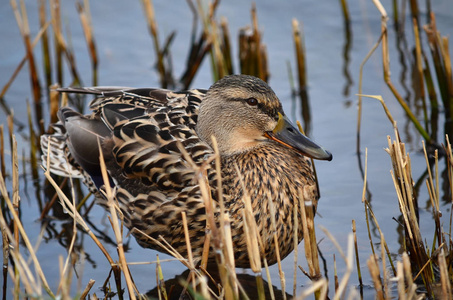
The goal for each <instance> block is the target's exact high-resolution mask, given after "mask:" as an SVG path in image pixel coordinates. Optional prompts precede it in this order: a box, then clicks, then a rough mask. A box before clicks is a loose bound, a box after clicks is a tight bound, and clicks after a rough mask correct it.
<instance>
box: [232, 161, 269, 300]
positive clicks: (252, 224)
mask: <svg viewBox="0 0 453 300" xmlns="http://www.w3.org/2000/svg"><path fill="white" fill-rule="evenodd" d="M235 167H236V171H237V174H238V176H239V177H240V182H241V185H242V188H243V190H244V191H246V189H245V185H244V181H243V179H242V175H241V173H240V172H239V168H238V166H237V165H235ZM243 200H244V204H245V207H244V209H243V210H242V215H243V220H245V222H244V234H245V238H246V240H245V241H246V245H247V252H248V255H249V260H250V268H251V269H252V271H253V272H254V273H255V274H256V283H257V291H258V299H265V295H264V284H263V278H262V276H261V269H262V265H261V256H260V253H261V251H260V245H262V240H261V238H260V235H259V231H258V227H257V225H256V220H255V217H254V215H255V214H254V213H253V207H252V201H251V199H250V196H249V195H247V194H246V195H244V198H243Z"/></svg>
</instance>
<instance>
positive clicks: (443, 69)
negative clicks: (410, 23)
mask: <svg viewBox="0 0 453 300" xmlns="http://www.w3.org/2000/svg"><path fill="white" fill-rule="evenodd" d="M430 19H431V22H430V23H429V24H427V25H425V26H424V30H425V32H426V35H427V37H428V43H429V45H430V50H431V56H432V58H433V62H434V69H435V71H436V75H437V81H438V85H439V91H440V94H441V98H442V101H443V103H444V107H445V114H446V117H447V118H448V117H451V115H452V113H453V104H452V103H451V101H450V99H451V97H452V96H453V83H452V77H451V63H450V64H449V65H448V66H447V65H446V63H448V62H450V56H449V54H448V53H447V52H445V50H446V48H447V49H448V40H447V39H445V42H446V43H445V42H444V41H442V39H441V37H440V33H439V31H438V30H437V26H436V17H435V15H434V13H431V15H430ZM445 45H446V46H447V47H445Z"/></svg>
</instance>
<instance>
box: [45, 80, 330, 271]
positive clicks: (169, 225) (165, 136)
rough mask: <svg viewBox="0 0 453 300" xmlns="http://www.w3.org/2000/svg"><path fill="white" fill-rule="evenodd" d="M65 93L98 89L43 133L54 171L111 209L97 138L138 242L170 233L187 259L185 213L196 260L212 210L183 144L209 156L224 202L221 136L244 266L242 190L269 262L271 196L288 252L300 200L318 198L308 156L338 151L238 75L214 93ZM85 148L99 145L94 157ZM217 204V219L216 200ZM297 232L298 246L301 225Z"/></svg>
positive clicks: (257, 84)
mask: <svg viewBox="0 0 453 300" xmlns="http://www.w3.org/2000/svg"><path fill="white" fill-rule="evenodd" d="M63 91H65V92H78V93H89V94H94V95H97V98H96V99H95V100H93V102H92V103H91V106H90V108H91V109H92V111H93V112H92V114H91V115H88V116H83V115H80V114H78V113H76V112H74V111H73V110H71V109H70V108H62V109H61V110H60V114H59V118H60V121H61V123H59V124H57V125H56V127H57V128H58V129H59V130H58V131H57V132H56V133H55V134H53V135H44V136H43V137H42V142H41V144H42V148H43V152H44V156H46V155H47V153H50V155H51V157H52V161H53V163H52V164H51V166H50V169H51V171H52V172H54V173H56V174H59V175H64V176H69V175H71V176H74V177H82V178H85V180H86V182H87V185H88V186H89V187H90V189H91V190H92V191H93V192H95V193H96V195H97V197H98V201H99V203H100V204H101V205H102V204H103V205H105V199H104V198H103V197H102V196H101V195H100V193H98V192H97V191H98V189H100V188H102V186H103V181H102V180H101V178H100V169H99V158H98V157H97V155H96V153H97V152H96V151H97V150H96V149H97V141H98V139H99V140H100V142H101V145H102V151H103V154H104V156H105V159H106V165H107V169H108V172H109V177H110V181H111V184H112V185H113V186H114V194H115V199H116V200H117V201H118V203H119V206H120V209H121V211H122V213H123V215H124V221H125V225H126V227H127V228H129V229H130V230H132V229H134V228H135V229H138V230H132V233H133V234H134V236H135V238H136V239H137V241H138V242H139V244H140V245H142V246H143V247H149V248H153V249H157V250H159V251H163V249H161V248H160V247H159V246H158V245H156V244H155V243H153V242H152V241H150V240H149V239H148V238H147V237H146V236H144V235H142V234H140V233H139V231H143V232H145V233H146V234H147V235H149V236H151V237H153V238H156V239H157V238H158V237H159V236H162V237H164V239H165V240H166V241H167V242H168V243H169V244H171V245H172V247H174V248H175V249H176V250H177V251H178V252H179V253H180V254H181V255H182V256H183V257H187V250H186V244H185V240H184V232H183V226H182V219H181V212H182V211H184V212H186V214H187V219H188V226H189V235H190V239H191V244H192V252H193V256H194V258H195V260H196V262H199V261H200V259H201V253H202V248H203V243H204V237H205V227H206V214H205V206H204V201H203V199H202V197H201V192H200V187H199V186H198V182H197V180H196V178H195V170H194V169H193V167H192V166H191V164H190V163H189V162H188V161H187V160H186V159H185V158H184V156H183V154H182V153H181V151H180V148H179V147H180V145H182V146H183V147H184V149H185V150H186V151H187V153H188V154H189V155H190V157H191V159H192V160H193V161H194V162H195V163H196V164H197V165H201V164H203V163H204V162H206V161H207V160H209V161H211V163H210V164H209V165H208V166H207V170H206V172H207V178H208V183H209V185H210V188H211V192H212V197H213V199H214V201H215V203H218V199H216V197H217V195H218V193H217V191H216V188H217V177H216V173H215V166H214V162H213V161H212V160H210V159H211V158H212V157H213V156H214V151H213V147H212V140H211V136H214V137H215V138H216V140H217V142H218V145H219V153H220V158H221V182H222V191H223V195H224V202H225V207H226V210H227V211H228V213H229V214H230V218H231V229H232V237H233V246H234V249H235V263H236V266H238V267H249V265H250V264H249V259H248V254H247V249H246V242H245V237H244V230H243V220H242V209H243V208H244V202H243V197H244V195H249V196H250V197H251V202H252V207H253V212H254V215H255V220H256V222H257V225H258V230H259V234H260V237H261V238H262V241H263V245H264V247H265V255H266V259H267V261H268V263H269V264H274V263H275V262H276V257H275V245H274V242H273V229H272V226H271V216H270V209H269V201H272V203H273V205H274V207H275V220H276V224H277V237H278V243H279V249H280V255H281V257H282V258H284V257H285V256H287V255H288V254H289V253H290V252H291V251H292V250H293V247H294V241H293V238H294V236H293V234H294V233H293V224H294V221H293V210H294V205H298V203H299V197H300V196H302V197H303V198H304V201H306V203H309V204H311V205H312V207H313V209H316V206H317V201H318V191H317V188H316V183H315V179H314V176H313V172H312V168H311V165H310V162H309V158H308V157H307V156H304V154H305V155H308V156H311V157H314V158H318V159H327V160H330V159H331V157H332V156H331V154H330V153H328V152H327V151H325V150H323V149H322V148H320V147H319V146H317V145H316V144H314V143H313V142H311V141H309V140H308V139H306V138H305V137H304V136H302V135H301V134H300V133H299V132H298V131H297V130H296V129H295V128H294V127H292V126H291V125H290V124H289V123H288V121H287V119H286V117H284V113H283V110H282V106H281V103H280V101H279V100H278V98H277V96H276V95H275V94H274V92H273V91H272V89H271V88H270V87H269V86H268V85H267V84H266V83H264V82H263V81H261V80H259V79H257V78H254V77H251V76H244V75H233V76H228V77H226V78H224V79H222V80H220V81H219V82H217V83H215V84H214V85H213V86H212V87H211V88H210V89H209V90H208V91H205V90H190V91H185V92H171V91H168V90H161V89H119V90H118V89H106V88H91V89H72V88H68V89H64V90H63ZM49 141H50V145H51V146H50V148H49V149H48V148H47V145H48V142H49ZM87 149H91V150H90V151H88V152H89V153H87ZM93 149H94V150H93ZM62 157H63V158H62ZM66 157H68V158H69V160H67V159H66ZM68 161H69V163H70V164H71V166H69V167H68V166H66V164H67V163H66V162H68ZM236 166H237V168H238V169H239V172H240V176H239V175H238V174H237V169H236ZM240 178H242V179H243V182H241V181H240ZM243 186H245V190H244V189H243ZM215 209H216V216H217V217H218V215H219V208H218V206H217V207H216V208H215ZM299 214H300V212H299ZM298 220H299V221H300V220H301V218H300V216H299V217H298ZM300 226H302V225H301V224H300ZM298 233H299V234H298V242H300V241H301V240H302V230H299V232H298Z"/></svg>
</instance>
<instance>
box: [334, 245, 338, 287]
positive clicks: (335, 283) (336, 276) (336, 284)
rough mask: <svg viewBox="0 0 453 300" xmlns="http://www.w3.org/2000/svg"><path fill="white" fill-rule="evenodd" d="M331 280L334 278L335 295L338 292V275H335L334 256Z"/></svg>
mask: <svg viewBox="0 0 453 300" xmlns="http://www.w3.org/2000/svg"><path fill="white" fill-rule="evenodd" d="M333 278H334V286H335V293H337V292H338V273H337V260H336V258H335V254H334V255H333Z"/></svg>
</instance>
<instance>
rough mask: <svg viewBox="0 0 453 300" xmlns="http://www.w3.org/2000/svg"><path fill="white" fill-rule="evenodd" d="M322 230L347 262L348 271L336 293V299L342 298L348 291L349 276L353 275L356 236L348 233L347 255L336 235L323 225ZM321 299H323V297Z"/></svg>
mask: <svg viewBox="0 0 453 300" xmlns="http://www.w3.org/2000/svg"><path fill="white" fill-rule="evenodd" d="M321 230H322V231H323V232H324V234H325V235H326V236H327V237H328V238H329V239H330V241H331V242H332V243H333V244H334V246H335V248H336V249H337V250H338V252H339V253H340V255H341V257H342V258H343V260H344V261H345V263H346V271H345V273H344V275H343V277H342V278H341V281H340V284H339V285H338V290H337V292H336V293H335V295H334V299H340V298H341V297H342V296H343V295H344V293H345V291H346V287H347V284H348V281H349V278H350V277H351V274H352V270H353V268H354V262H353V261H354V258H353V256H354V250H353V248H354V238H353V236H352V234H349V235H348V243H347V245H348V248H347V255H345V254H344V252H343V250H342V249H341V247H340V245H339V244H338V242H337V240H336V239H335V237H334V236H333V235H332V234H331V233H330V232H329V231H328V230H327V229H325V228H324V227H321ZM321 299H323V298H321Z"/></svg>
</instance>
